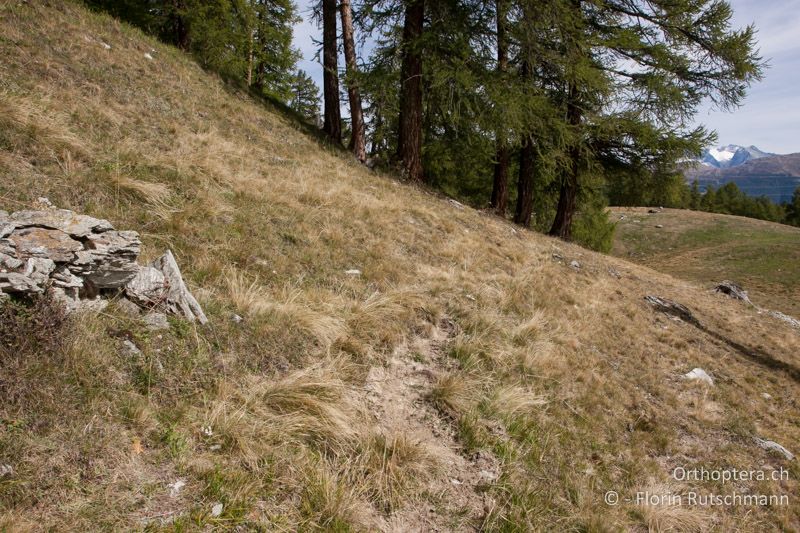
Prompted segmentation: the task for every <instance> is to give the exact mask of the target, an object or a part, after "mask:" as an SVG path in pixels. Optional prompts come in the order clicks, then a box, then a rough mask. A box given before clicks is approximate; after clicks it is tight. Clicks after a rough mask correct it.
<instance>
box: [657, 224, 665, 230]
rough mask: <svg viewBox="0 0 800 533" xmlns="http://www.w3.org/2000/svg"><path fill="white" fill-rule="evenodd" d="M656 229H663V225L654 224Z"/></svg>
mask: <svg viewBox="0 0 800 533" xmlns="http://www.w3.org/2000/svg"><path fill="white" fill-rule="evenodd" d="M656 227H657V228H658V229H661V228H663V227H664V225H663V224H656Z"/></svg>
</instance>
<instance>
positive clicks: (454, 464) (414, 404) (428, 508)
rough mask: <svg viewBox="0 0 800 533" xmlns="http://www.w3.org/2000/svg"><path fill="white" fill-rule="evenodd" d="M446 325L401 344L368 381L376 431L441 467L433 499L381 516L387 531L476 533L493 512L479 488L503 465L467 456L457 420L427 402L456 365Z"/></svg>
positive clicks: (430, 486)
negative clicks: (407, 443)
mask: <svg viewBox="0 0 800 533" xmlns="http://www.w3.org/2000/svg"><path fill="white" fill-rule="evenodd" d="M443 325H444V327H439V328H436V329H435V330H434V332H433V334H432V335H431V336H430V338H423V337H415V338H413V339H411V340H409V341H408V342H406V343H404V344H403V345H401V346H399V347H398V348H397V349H396V350H395V352H394V353H393V354H392V357H391V359H390V360H389V362H388V364H387V365H386V366H385V367H377V366H376V367H373V368H372V369H371V370H370V372H369V374H368V377H367V381H366V384H365V390H366V401H367V405H368V406H369V409H370V410H371V412H372V414H373V416H374V419H375V428H376V430H377V431H378V432H379V433H381V434H383V435H384V436H392V435H399V434H402V435H404V436H405V437H406V438H409V439H411V440H412V441H413V442H415V443H418V444H419V446H420V447H422V448H423V449H425V450H426V451H427V452H428V454H429V455H430V456H431V457H432V458H433V459H434V461H435V464H436V465H437V467H436V468H434V469H433V470H434V472H433V473H432V475H431V477H430V479H429V480H428V481H427V483H426V486H425V492H426V493H427V494H428V495H429V496H430V498H429V500H430V501H429V502H425V503H424V504H423V503H419V504H417V505H414V504H411V505H407V506H405V507H403V508H401V509H398V510H396V511H395V512H393V513H392V514H391V515H390V516H389V517H386V518H383V519H382V520H381V524H380V526H379V527H380V529H381V530H383V531H392V532H394V531H398V532H399V531H403V532H405V531H477V530H479V529H480V527H481V524H482V522H483V520H484V519H485V517H486V515H487V514H488V513H489V512H490V511H491V509H492V502H491V500H490V498H489V497H487V496H486V495H484V494H482V493H481V492H480V487H481V486H482V485H488V484H491V483H492V482H494V481H495V480H496V479H497V478H498V477H499V475H500V467H499V462H498V461H497V459H496V458H495V457H494V456H492V455H491V454H490V453H487V452H479V453H477V454H473V455H472V456H469V457H467V456H465V455H464V453H463V449H462V447H461V445H460V444H459V443H458V440H457V435H456V428H455V423H454V421H452V420H450V419H449V418H448V417H446V416H443V415H442V414H441V413H440V412H439V411H438V410H437V409H436V408H435V407H434V406H433V405H432V404H431V403H430V401H429V400H427V399H426V396H427V395H428V393H429V392H430V391H431V389H432V388H433V386H434V384H435V383H436V381H437V379H438V378H439V377H440V376H442V375H444V374H445V373H446V372H447V371H448V369H449V368H452V367H453V364H452V363H451V364H448V361H447V359H446V355H445V354H444V353H443V348H444V345H445V344H446V342H447V341H448V339H449V338H450V337H451V336H452V335H453V333H454V328H453V327H452V325H451V324H450V323H449V322H445V323H443Z"/></svg>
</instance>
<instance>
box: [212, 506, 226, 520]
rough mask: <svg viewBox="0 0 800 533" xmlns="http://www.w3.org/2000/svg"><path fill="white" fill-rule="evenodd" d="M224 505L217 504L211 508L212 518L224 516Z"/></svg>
mask: <svg viewBox="0 0 800 533" xmlns="http://www.w3.org/2000/svg"><path fill="white" fill-rule="evenodd" d="M223 507H224V506H223V505H222V504H221V503H215V504H214V506H213V507H212V508H211V516H213V517H217V516H219V515H221V514H222V509H223Z"/></svg>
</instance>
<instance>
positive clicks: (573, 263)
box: [569, 259, 581, 270]
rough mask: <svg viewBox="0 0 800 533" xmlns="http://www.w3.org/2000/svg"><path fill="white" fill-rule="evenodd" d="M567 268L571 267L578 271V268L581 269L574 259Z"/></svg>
mask: <svg viewBox="0 0 800 533" xmlns="http://www.w3.org/2000/svg"><path fill="white" fill-rule="evenodd" d="M569 266H571V267H572V268H574V269H575V270H580V268H581V264H580V263H578V262H577V261H575V260H574V259H573V260H572V261H570V262H569Z"/></svg>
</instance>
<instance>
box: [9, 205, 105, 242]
mask: <svg viewBox="0 0 800 533" xmlns="http://www.w3.org/2000/svg"><path fill="white" fill-rule="evenodd" d="M10 218H11V220H12V221H13V222H14V223H15V224H16V226H17V227H21V228H26V227H39V228H48V229H56V230H59V231H63V232H64V233H66V234H67V235H69V236H71V237H88V236H89V235H91V234H92V233H102V232H105V231H111V230H113V229H114V226H112V225H111V222H109V221H108V220H100V219H97V218H94V217H90V216H87V215H78V214H77V213H73V212H72V211H69V210H67V209H53V210H48V211H17V212H16V213H14V214H12V215H11V217H10Z"/></svg>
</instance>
